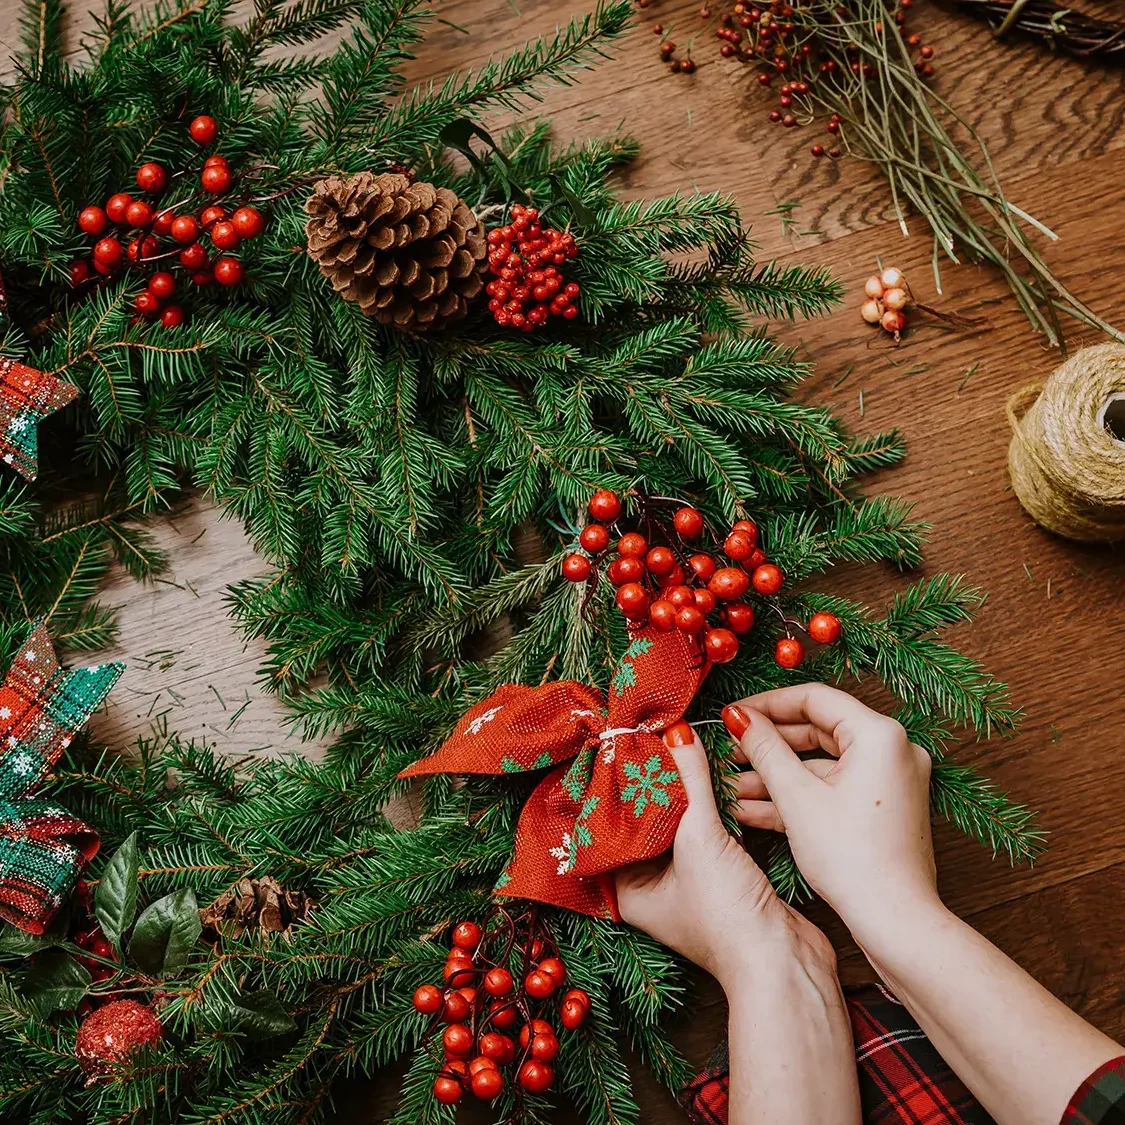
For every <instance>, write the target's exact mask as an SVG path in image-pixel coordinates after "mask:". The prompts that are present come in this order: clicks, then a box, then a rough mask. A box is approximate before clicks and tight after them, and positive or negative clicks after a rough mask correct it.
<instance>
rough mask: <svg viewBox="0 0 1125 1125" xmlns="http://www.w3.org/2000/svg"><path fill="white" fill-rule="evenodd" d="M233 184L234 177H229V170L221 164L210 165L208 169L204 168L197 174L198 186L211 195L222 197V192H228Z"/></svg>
mask: <svg viewBox="0 0 1125 1125" xmlns="http://www.w3.org/2000/svg"><path fill="white" fill-rule="evenodd" d="M233 182H234V177H233V176H231V174H230V169H229V168H227V167H225V166H224V165H222V164H212V165H211V167H210V168H204V169H203V171H202V172H200V174H199V184H200V186H201V187H202V188H203V190H204V191H206V192H209V193H210V194H211V195H222V194H223V192H225V191H229V190H230V185H231V184H232V183H233Z"/></svg>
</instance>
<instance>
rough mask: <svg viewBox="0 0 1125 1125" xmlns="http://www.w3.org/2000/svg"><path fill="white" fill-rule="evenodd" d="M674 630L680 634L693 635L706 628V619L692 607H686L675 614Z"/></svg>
mask: <svg viewBox="0 0 1125 1125" xmlns="http://www.w3.org/2000/svg"><path fill="white" fill-rule="evenodd" d="M676 628H677V629H679V630H680V632H681V633H691V634H695V633H698V632H700V631H702V630H703V629H705V628H707V618H706V617H704V615H703V614H702V613H700V611H699V610H698V609H696V608H695V606H693V605H686V606H684V608H683V609H681V610H678V611H677V613H676Z"/></svg>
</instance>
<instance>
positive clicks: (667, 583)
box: [656, 563, 687, 590]
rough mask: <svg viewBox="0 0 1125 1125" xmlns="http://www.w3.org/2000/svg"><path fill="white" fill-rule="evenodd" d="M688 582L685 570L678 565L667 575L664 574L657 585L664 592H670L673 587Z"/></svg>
mask: <svg viewBox="0 0 1125 1125" xmlns="http://www.w3.org/2000/svg"><path fill="white" fill-rule="evenodd" d="M686 581H687V575H686V574H684V568H683V567H682V566H680V564H679V563H676V565H675V566H674V567H672V569H671V570H670V571H668V573H667V574H663V575H661V576H660V578H658V579H657V582H656V584H657V585H658V586H659V587H660V588H661V589H662V590H670V589H671V588H672V587H673V586H682V585H683V584H684V583H685V582H686Z"/></svg>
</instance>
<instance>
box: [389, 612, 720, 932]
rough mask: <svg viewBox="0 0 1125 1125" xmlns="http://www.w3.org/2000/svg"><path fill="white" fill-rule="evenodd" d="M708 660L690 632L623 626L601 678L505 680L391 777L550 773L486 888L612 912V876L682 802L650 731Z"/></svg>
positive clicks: (668, 761) (660, 831)
mask: <svg viewBox="0 0 1125 1125" xmlns="http://www.w3.org/2000/svg"><path fill="white" fill-rule="evenodd" d="M709 667H710V665H709V664H707V663H706V662H705V661H704V659H703V657H702V656H701V654H700V649H699V644H698V643H697V642H696V640H695V639H694V638H693V637H690V636H688V635H687V634H686V633H682V632H680V631H679V630H675V631H673V632H671V633H661V632H658V631H656V630H654V629H651V628H649V629H643V630H640V631H638V632H636V633H634V634H633V636H632V640H631V641H630V644H629V647H628V649H627V650H626V651H625V655H624V657H623V659H622V661H621V665H620V667H619V668H618V669H617V672H616V674H615V675H614V677H613V681H612V683H611V684H610V691H609V700H608V706H607V703H606V700H605V698H604V697H603V695H602V693H601V692H600V691H599V690H598V689H597V688H592V687H587V686H586V685H585V684H579V683H575V682H574V681H572V680H557V681H555V682H553V683H549V684H543V685H542V686H541V687H524V686H521V685H519V684H505V685H504V686H503V687H501V688H499V689H498V690H497V691H496V692H494V693H493V694H492V695H490V696H489V697H488V698H487V699H485V700H483V701H482V702H480V703H478V704H476V705H475V706H473V707H471V708H470V709H469V710H468V711H467V712H466V713H465V714H464V716H463V717H462V718H461V721H460V722H459V723H458V724H457V729H456V730H455V731H454V732H453V734H452V735H450V737H449V738H448V739H447V740H446V742H445V743H444V744H443V745H442V747H441V749H439V750H438V751H437V752H436V753H434V754H431V755H430V756H429V757H428V758H423V759H422V760H421V761H419V762H415V763H414V765H412V766H411V767H410V768H409V769H406V770H403V772H402V773H401V774H400V775H399V776H400V777H414V776H417V775H419V774H433V773H482V774H504V773H524V772H527V771H529V770H538V769H544V768H546V767H547V766H555V767H557V768H555V769H553V770H551V772H550V773H548V774H547V776H546V777H544V778H543V780H542V781H541V782H540V783H539V784H538V785H537V786H536V787H535V790H534V791H533V792H532V794H531V796H530V797H529V798H528V801H527V804H526V805H524V807H523V811H522V812H521V813H520V820H519V825H518V827H517V829H516V848H515V854H514V856H513V857H512V861H511V863H510V864H509V865H508V868H507V870H506V871H505V872H504V874H503V875H502V876H501V878H500V881H499V882H498V883H497V884H496V891H497V892H498V893H500V894H503V895H510V896H512V897H517V898H530V899H536V900H538V901H539V902H549V903H552V904H553V905H555V906H563V907H566V908H567V909H569V910H577V911H580V912H581V913H583V914H592V915H597V916H602V917H604V916H609V917H612V918H617V917H618V914H617V896H616V894H615V892H614V882H613V878H612V876H611V874H610V873H611V872H612V871H613V870H614V869H615V868H618V867H622V866H624V865H625V864H627V863H634V862H636V861H638V860H643V859H652V858H653V857H655V856H658V855H660V853H661V852H664V851H666V850H667V849H668V848H669V847H671V845H672V839H673V837H674V836H675V834H676V828H677V826H678V825H679V823H680V817H681V816H682V815H683V811H684V809H685V808H686V807H687V797H686V795H685V793H684V788H683V783H682V782H681V781H680V775H679V773H678V772H677V770H676V764H675V761H674V760H673V758H672V756H671V754H670V753H669V752H668V750H667V749H666V748H665V746H664V742H663V740H662V739H661V737H660V734H661V732H662V731H663V730H665V729H666V728H667V727H669V726H671V725H672V724H673V723H675V722H678V721H679V720H680V719H681V718H682V717H683V714H684V712H685V711H686V710H687V708H688V706H689V704H690V703H691V701H692V699H693V698H694V697H695V693H696V692H697V691H698V690H699V685H700V684H701V683H702V682H703V678H704V677H705V676H706V675H707V671H708V669H709Z"/></svg>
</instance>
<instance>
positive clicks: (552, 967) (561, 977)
mask: <svg viewBox="0 0 1125 1125" xmlns="http://www.w3.org/2000/svg"><path fill="white" fill-rule="evenodd" d="M539 971H540V972H541V973H546V974H547V976H549V977H550V978H551V980H553V981H554V982H555V987H556V988H562V986H563V985H564V984H566V966H565V965H564V964H563V963H562V961H560V960H559V959H558V958H557V957H544V958H543V960H542V961H540V962H539Z"/></svg>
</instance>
